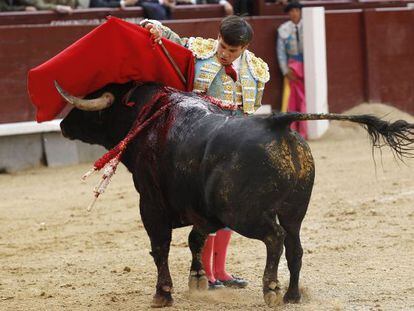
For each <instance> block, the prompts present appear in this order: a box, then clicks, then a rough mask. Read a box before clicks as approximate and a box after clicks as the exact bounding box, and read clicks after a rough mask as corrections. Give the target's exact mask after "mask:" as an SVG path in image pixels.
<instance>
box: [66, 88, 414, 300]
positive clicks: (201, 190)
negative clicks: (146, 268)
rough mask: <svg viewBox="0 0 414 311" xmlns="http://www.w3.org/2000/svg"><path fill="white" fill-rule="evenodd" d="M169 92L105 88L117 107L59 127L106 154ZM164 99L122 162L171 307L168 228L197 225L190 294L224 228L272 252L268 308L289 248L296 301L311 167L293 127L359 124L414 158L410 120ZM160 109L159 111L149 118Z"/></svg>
mask: <svg viewBox="0 0 414 311" xmlns="http://www.w3.org/2000/svg"><path fill="white" fill-rule="evenodd" d="M163 90H164V89H163V88H162V87H161V86H158V85H155V84H144V85H140V86H134V85H132V84H124V85H109V86H107V87H106V88H104V89H102V90H100V91H98V92H96V93H94V94H92V95H91V96H89V98H96V97H98V96H100V95H101V94H102V93H103V92H104V91H109V92H111V93H112V94H113V95H114V98H115V100H114V102H113V104H112V105H111V106H110V107H109V108H105V109H103V110H100V111H93V112H91V111H83V110H79V109H77V108H75V109H73V110H72V111H71V112H70V113H69V114H68V115H67V117H66V118H65V119H64V120H63V121H62V123H61V128H62V132H63V134H64V135H65V136H66V137H68V138H70V139H80V140H82V141H84V142H87V143H91V144H99V145H102V146H104V147H105V148H107V149H110V148H112V147H114V146H115V145H116V144H118V143H119V142H120V141H121V140H122V139H123V138H124V137H125V136H126V135H127V133H128V131H129V130H130V129H131V127H132V126H133V123H134V121H135V119H136V118H137V115H138V113H139V112H140V110H141V109H142V107H143V106H144V105H145V104H146V103H148V102H150V101H151V98H152V97H153V96H154V95H155V94H157V93H159V92H162V91H163ZM63 95H64V93H63ZM126 97H127V98H126ZM125 98H126V100H125ZM165 98H167V101H168V102H169V103H170V104H172V105H171V107H170V108H169V109H168V110H166V112H165V113H164V114H162V115H161V117H159V118H158V119H157V120H155V121H153V122H152V123H151V124H150V125H149V126H148V127H147V128H146V129H145V130H144V131H143V132H142V133H141V134H139V135H138V136H137V137H136V138H134V139H133V140H132V141H131V143H130V144H129V145H128V147H127V149H126V152H125V153H124V155H123V156H122V162H123V164H124V165H125V166H126V167H127V168H128V170H129V171H130V172H131V173H132V175H133V180H134V184H135V187H136V189H137V191H138V192H139V194H140V212H141V218H142V222H143V224H144V226H145V229H146V231H147V233H148V235H149V238H150V240H151V249H152V251H151V255H152V256H153V258H154V261H155V264H156V266H157V269H158V281H157V285H156V294H155V296H154V300H153V305H154V306H167V305H170V304H171V303H172V296H171V292H172V280H171V276H170V272H169V267H168V253H169V249H170V242H171V234H172V229H174V228H179V227H183V226H188V225H193V229H192V231H191V233H190V235H189V238H188V239H189V247H190V249H191V253H192V262H191V268H190V277H189V286H190V289H197V288H198V289H204V288H207V279H206V276H205V272H204V270H203V266H202V263H201V260H200V257H201V255H200V253H201V250H202V248H203V244H204V241H205V239H206V236H207V234H208V233H211V232H214V231H216V230H218V229H220V228H223V227H226V226H227V227H230V228H231V229H233V230H234V231H236V232H238V233H240V234H241V235H243V236H245V237H248V238H253V239H258V240H261V241H263V243H264V244H265V245H266V250H267V259H266V267H265V271H264V275H263V293H264V299H265V301H266V303H267V304H268V305H269V306H272V305H274V304H275V303H276V301H277V295H278V292H279V291H280V285H279V282H278V277H277V270H278V264H279V259H280V256H281V254H282V251H283V246H284V247H285V251H286V259H287V263H288V268H289V271H290V282H289V288H288V290H287V292H286V294H285V295H284V300H285V301H286V302H297V301H299V299H300V293H299V288H298V282H299V272H300V269H301V264H302V253H303V251H302V247H301V242H300V237H299V231H300V227H301V223H302V220H303V218H304V216H305V214H306V210H307V207H308V203H309V200H310V196H311V192H312V187H313V182H314V174H315V168H314V161H313V158H312V154H311V151H310V149H309V146H308V144H307V143H306V141H305V140H303V139H302V137H300V136H299V135H298V134H297V133H296V132H294V131H291V130H290V129H289V124H290V123H291V122H293V121H297V120H318V119H330V120H348V121H352V122H357V123H360V124H361V125H363V126H364V127H365V128H366V129H367V131H368V133H369V134H370V137H371V140H372V142H373V145H374V146H377V147H381V146H382V145H383V142H385V144H387V145H389V146H390V147H391V148H392V149H393V150H394V152H395V153H396V155H397V156H399V157H402V156H411V155H412V154H411V153H410V152H411V151H412V144H413V142H414V126H413V125H412V124H408V123H407V122H405V121H397V122H394V123H391V124H390V123H388V122H385V121H382V120H380V119H378V118H376V117H373V116H369V115H359V116H344V115H336V114H298V113H293V114H274V115H271V116H267V117H258V116H253V117H247V118H246V117H235V116H231V115H230V114H229V112H228V111H223V110H221V109H220V108H218V107H217V106H215V105H213V104H211V103H210V102H209V101H208V100H206V98H202V97H199V96H197V95H194V94H190V93H181V92H178V91H172V92H171V91H170V92H169V93H168V94H167V95H165V96H164V100H165ZM160 102H161V100H160V101H158V102H157V101H156V102H155V103H154V104H153V106H152V107H151V109H152V110H151V112H150V115H151V113H154V112H155V111H157V109H159V108H160V107H161V106H160V105H161V103H160Z"/></svg>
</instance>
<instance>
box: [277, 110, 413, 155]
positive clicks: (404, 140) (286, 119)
mask: <svg viewBox="0 0 414 311" xmlns="http://www.w3.org/2000/svg"><path fill="white" fill-rule="evenodd" d="M272 119H273V121H275V122H276V124H285V125H290V123H292V122H295V121H306V120H309V121H311V120H338V121H350V122H355V123H359V124H360V125H362V126H363V127H364V128H365V129H366V130H367V132H368V134H369V136H370V139H371V142H372V145H373V147H377V148H381V147H383V146H385V145H388V146H389V147H390V148H391V149H392V150H393V151H394V152H395V154H396V156H397V157H399V158H400V159H402V158H404V157H405V158H414V124H412V123H408V122H406V121H404V120H398V121H395V122H387V121H384V120H381V119H380V118H377V117H375V116H373V115H367V114H363V115H342V114H335V113H320V114H319V113H296V112H292V113H280V114H274V115H273V116H272Z"/></svg>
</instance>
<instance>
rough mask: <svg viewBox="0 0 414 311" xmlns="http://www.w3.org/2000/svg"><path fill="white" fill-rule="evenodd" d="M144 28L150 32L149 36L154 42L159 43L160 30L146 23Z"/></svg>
mask: <svg viewBox="0 0 414 311" xmlns="http://www.w3.org/2000/svg"><path fill="white" fill-rule="evenodd" d="M145 28H146V29H148V30H149V32H150V33H151V38H152V40H153V41H154V42H155V43H161V38H162V32H161V29H159V28H158V27H157V26H156V25H154V24H151V23H147V24H146V25H145Z"/></svg>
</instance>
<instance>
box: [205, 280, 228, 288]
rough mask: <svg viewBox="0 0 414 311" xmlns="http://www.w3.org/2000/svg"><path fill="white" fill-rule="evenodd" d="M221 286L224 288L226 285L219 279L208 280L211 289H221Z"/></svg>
mask: <svg viewBox="0 0 414 311" xmlns="http://www.w3.org/2000/svg"><path fill="white" fill-rule="evenodd" d="M221 288H224V285H223V283H222V282H220V281H219V280H216V281H215V282H211V281H208V289H209V290H215V289H221Z"/></svg>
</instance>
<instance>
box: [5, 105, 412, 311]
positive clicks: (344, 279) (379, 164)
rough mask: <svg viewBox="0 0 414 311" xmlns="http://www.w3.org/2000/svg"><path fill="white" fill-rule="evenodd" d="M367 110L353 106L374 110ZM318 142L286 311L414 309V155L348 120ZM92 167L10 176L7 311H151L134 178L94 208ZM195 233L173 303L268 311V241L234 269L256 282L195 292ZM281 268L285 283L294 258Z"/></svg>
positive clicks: (181, 239) (177, 269)
mask: <svg viewBox="0 0 414 311" xmlns="http://www.w3.org/2000/svg"><path fill="white" fill-rule="evenodd" d="M372 107H374V106H372ZM375 107H376V109H377V111H376V113H378V114H379V115H384V114H386V113H388V110H392V112H391V114H390V115H389V116H388V117H390V118H391V119H395V118H398V117H401V116H402V117H405V118H406V119H410V120H411V121H413V118H412V117H410V116H408V115H404V114H402V113H400V112H398V111H395V110H393V109H391V108H389V107H386V106H382V105H379V106H375ZM358 109H359V110H358ZM358 109H356V110H354V111H352V112H354V113H358V112H365V111H364V109H366V107H364V106H360V107H358ZM310 146H311V148H312V152H313V155H314V158H315V162H316V180H315V187H314V190H313V195H312V200H311V203H310V206H309V211H308V213H307V216H306V218H305V221H304V222H303V227H302V243H303V248H304V258H303V267H302V274H301V282H300V284H301V290H302V294H303V297H302V301H301V303H300V304H297V305H284V304H283V303H280V305H278V306H277V307H276V309H277V310H414V281H413V280H414V268H413V266H414V226H413V224H414V177H413V176H414V161H413V160H410V161H407V162H406V165H405V164H401V163H398V162H397V161H396V160H395V159H394V157H393V155H392V153H390V152H389V151H388V150H387V149H386V148H384V150H383V152H382V156H381V154H380V153H379V152H377V153H376V155H375V162H374V161H373V158H372V154H371V147H370V144H369V141H368V139H367V135H366V133H365V132H363V131H362V130H360V129H359V128H358V127H355V126H350V125H348V124H346V125H345V124H338V123H333V124H332V126H331V129H330V131H329V133H328V134H327V135H326V136H325V137H324V138H323V139H321V140H319V141H313V142H310ZM89 168H90V164H87V165H77V166H72V167H64V168H55V169H51V168H38V169H32V170H28V171H24V172H19V173H15V174H2V175H0V198H1V202H0V310H147V309H149V305H150V302H151V298H152V295H153V293H154V287H155V277H156V268H155V265H154V263H153V260H152V257H151V256H150V255H149V251H150V249H149V239H148V237H147V235H146V232H145V230H144V228H143V225H142V223H141V220H140V216H139V212H138V201H139V196H138V194H137V193H136V192H135V190H134V188H133V185H132V179H131V176H130V174H129V173H128V172H127V171H126V170H125V169H124V168H123V167H120V169H119V171H118V172H117V174H116V175H115V177H114V179H113V181H112V182H111V184H110V186H109V188H108V189H107V192H106V193H105V194H104V195H102V196H101V198H100V199H99V201H98V202H97V204H96V206H95V209H94V210H93V211H92V212H87V211H86V208H87V206H88V204H89V203H90V201H91V199H92V189H93V187H94V185H95V183H96V182H97V180H98V178H99V176H94V177H90V179H89V180H88V182H87V183H86V184H84V183H81V182H80V177H81V176H82V174H83V173H85V172H86V171H87V170H88V169H89ZM189 230H190V228H189V227H188V228H183V229H178V230H175V231H174V234H173V241H172V247H171V253H170V268H171V272H172V277H173V281H174V290H175V293H174V299H175V304H174V306H173V307H172V308H170V309H169V310H214V311H216V310H269V308H267V307H266V306H265V304H264V301H263V298H262V289H261V278H262V273H263V269H264V265H265V256H266V253H265V248H264V245H263V244H262V243H261V242H260V241H255V240H249V239H246V238H244V237H242V236H240V235H237V234H234V235H233V239H232V243H231V246H230V249H229V260H228V268H229V269H228V270H229V271H230V272H231V273H234V274H237V275H239V276H243V277H244V278H246V279H248V280H249V281H250V285H249V286H248V288H246V289H240V290H222V291H215V292H211V291H210V292H206V293H200V294H196V295H193V294H189V292H188V289H187V277H188V274H189V264H190V251H189V249H188V247H187V235H188V233H189ZM279 271H280V272H279V275H280V276H279V277H280V281H281V283H282V285H283V286H284V287H286V286H287V284H288V270H287V266H286V261H285V259H284V257H283V258H282V260H281V264H280V270H279Z"/></svg>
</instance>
